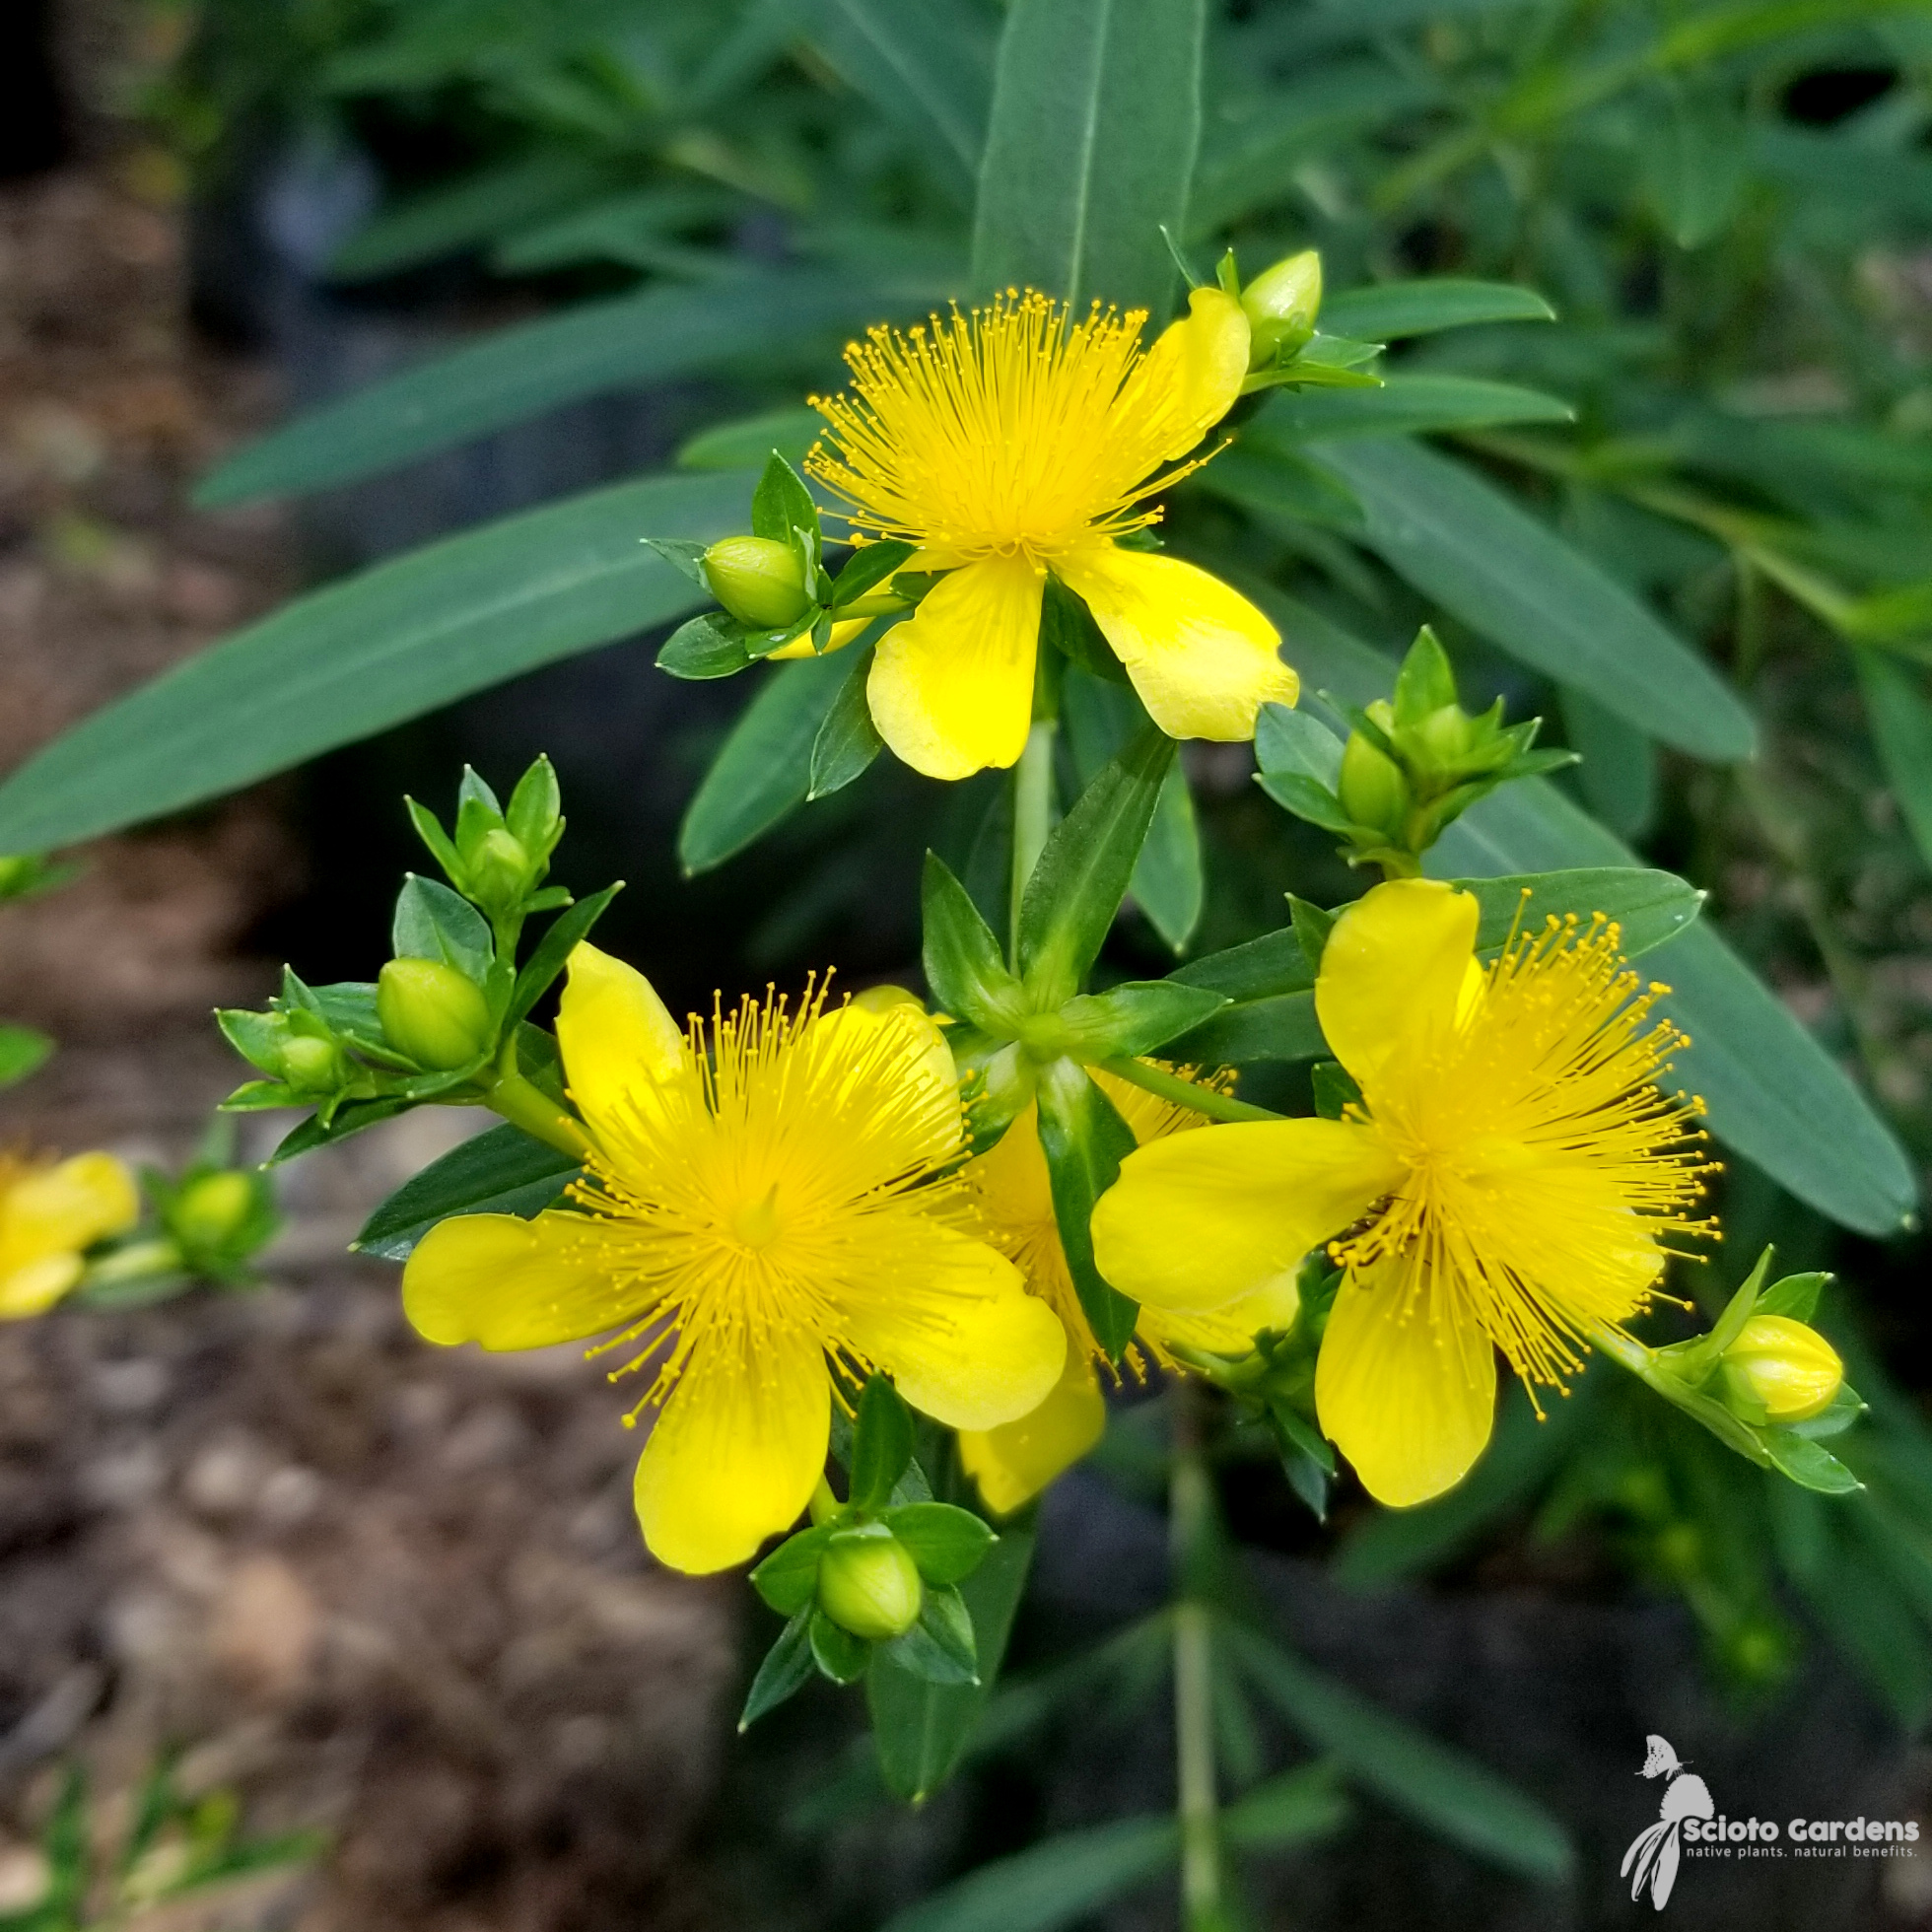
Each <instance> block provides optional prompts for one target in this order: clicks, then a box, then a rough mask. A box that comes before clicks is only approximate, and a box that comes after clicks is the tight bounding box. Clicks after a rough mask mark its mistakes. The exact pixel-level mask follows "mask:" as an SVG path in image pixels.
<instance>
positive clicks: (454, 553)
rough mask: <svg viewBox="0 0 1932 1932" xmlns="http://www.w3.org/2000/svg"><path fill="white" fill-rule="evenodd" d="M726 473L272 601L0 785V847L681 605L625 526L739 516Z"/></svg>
mask: <svg viewBox="0 0 1932 1932" xmlns="http://www.w3.org/2000/svg"><path fill="white" fill-rule="evenodd" d="M745 497H746V491H745V479H744V478H743V477H741V476H679V477H663V478H653V479H651V480H649V481H647V482H643V483H624V484H619V485H617V486H615V487H614V488H611V489H606V490H596V491H592V492H591V493H590V494H589V495H587V496H582V497H577V498H573V499H572V500H571V501H569V502H567V503H561V504H553V505H550V506H548V507H546V508H545V509H542V510H534V511H529V512H526V513H524V514H523V515H521V516H518V517H505V518H504V519H503V520H502V521H501V522H497V523H492V524H488V525H486V526H485V527H484V528H482V529H478V530H471V531H468V532H466V533H465V534H463V535H461V536H457V537H450V538H449V539H447V540H445V541H444V542H441V543H435V544H430V545H428V546H426V547H425V548H423V549H421V550H417V551H414V552H412V553H411V554H410V555H408V556H406V557H400V558H397V559H396V560H395V561H394V562H391V563H385V564H379V565H378V566H377V567H376V568H375V569H373V570H369V571H364V572H363V573H361V574H360V575H359V576H356V577H352V578H349V579H347V580H345V581H344V582H342V583H339V584H332V585H330V586H327V587H326V588H325V589H321V590H316V591H312V592H311V593H310V594H309V595H308V596H306V597H299V598H297V599H296V600H295V602H293V603H291V604H287V605H285V606H284V607H283V608H282V609H281V610H279V611H277V612H276V613H275V614H274V615H273V616H271V617H267V618H264V619H263V620H262V621H261V622H260V623H258V624H252V625H250V626H249V627H248V628H247V629H246V630H243V631H240V632H238V633H237V634H236V635H235V636H233V637H231V638H228V639H226V640H225V641H224V642H223V643H221V644H218V645H216V646H215V647H214V648H213V649H211V650H209V651H205V652H203V653H202V654H201V655H199V656H195V657H190V658H189V659H188V660H187V661H186V662H185V663H182V664H179V665H176V666H175V667H174V668H173V670H171V671H168V672H165V673H164V674H163V675H162V676H160V677H158V678H156V679H155V680H154V681H153V682H152V683H150V684H146V685H143V686H141V687H140V688H139V689H138V690H136V691H134V692H132V693H130V694H129V695H128V696H127V697H125V698H122V699H120V700H119V701H118V702H117V703H115V704H111V705H108V706H107V707H106V708H105V709H104V710H102V711H98V712H96V713H95V714H94V715H93V716H92V717H91V718H88V719H85V720H83V721H82V723H81V724H77V725H75V726H74V727H73V728H72V729H71V730H69V731H68V732H66V733H65V735H63V736H61V737H58V738H56V739H55V740H54V741H53V743H52V744H50V745H48V746H46V747H45V748H44V749H42V750H40V751H39V752H37V753H35V756H34V757H32V758H31V759H29V760H28V762H27V763H26V764H25V765H23V766H22V767H21V768H20V770H19V771H17V772H15V773H14V774H13V776H12V777H11V778H10V779H8V781H7V782H6V784H5V785H4V786H0V850H4V851H35V850H44V849H46V848H47V847H50V846H57V845H72V844H75V843H76V842H78V841H79V840H82V839H88V838H93V837H95V836H96V835H98V834H100V833H102V832H111V831H115V830H118V829H119V828H120V827H121V826H124V825H132V824H135V823H137V822H138V821H140V820H142V819H145V818H153V817H156V816H158V815H159V814H161V813H163V812H170V811H178V810H180V809H181V807H183V806H184V805H191V804H196V803H199V802H200V801H201V800H202V799H204V798H214V797H219V796H221V795H222V794H223V793H227V792H233V791H235V790H237V789H238V788H240V787H242V786H243V785H250V784H252V783H253V782H254V781H255V780H256V779H259V778H266V777H267V776H268V775H269V774H270V773H272V772H279V771H286V770H287V769H288V768H289V767H290V766H291V765H297V764H300V763H302V761H303V760H304V759H307V758H312V757H314V756H315V755H316V754H317V753H318V752H323V751H328V750H332V749H333V748H334V747H335V746H337V745H341V744H350V743H353V742H354V741H355V740H356V739H358V738H364V737H369V736H371V735H372V734H373V733H375V732H377V731H380V730H385V729H387V728H388V726H389V725H391V724H401V723H403V722H404V721H405V720H406V719H411V718H419V717H421V716H422V715H423V713H425V712H428V711H435V710H436V709H438V708H439V707H440V706H443V705H447V704H449V703H452V702H453V701H454V700H455V699H457V698H461V697H465V696H467V695H468V694H469V693H470V692H472V691H480V690H483V689H485V688H486V687H487V686H489V685H492V684H500V683H502V682H503V681H504V679H506V678H510V677H515V676H517V674H518V673H520V672H523V671H527V670H534V669H535V668H536V667H537V666H538V665H539V664H548V663H552V662H554V661H555V660H556V659H557V658H559V657H568V656H570V655H573V654H574V653H577V652H580V651H588V650H590V649H592V648H593V647H594V646H596V645H600V644H608V643H610V642H611V641H612V640H613V639H616V638H621V637H628V636H631V635H633V634H634V633H636V632H638V631H640V630H644V629H648V628H649V627H650V626H651V625H653V624H659V623H662V622H663V621H664V620H665V619H667V618H670V617H674V616H677V615H678V614H679V613H680V612H682V611H686V610H689V609H690V608H691V606H692V605H693V604H694V603H696V602H697V601H698V593H697V592H696V590H694V589H693V587H692V586H691V585H689V584H688V583H686V582H685V580H684V579H683V578H682V577H681V576H680V575H679V574H678V573H677V572H676V571H675V570H673V569H672V568H671V566H670V565H669V564H667V563H665V562H664V560H663V559H662V558H661V557H658V556H655V555H654V554H653V553H652V552H651V551H650V550H648V549H647V548H646V547H645V546H644V545H643V544H642V543H640V542H639V541H638V533H639V531H640V530H655V531H657V532H660V533H664V534H669V533H671V532H675V531H682V532H686V533H688V534H690V535H693V536H699V537H705V538H711V537H717V536H723V535H724V534H725V533H726V532H727V531H728V530H730V529H732V528H733V527H737V528H742V527H743V523H744V516H745Z"/></svg>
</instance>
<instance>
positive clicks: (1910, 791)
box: [1852, 651, 1932, 865]
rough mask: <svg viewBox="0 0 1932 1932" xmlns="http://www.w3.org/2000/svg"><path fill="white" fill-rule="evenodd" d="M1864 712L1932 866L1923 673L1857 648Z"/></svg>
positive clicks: (1929, 733)
mask: <svg viewBox="0 0 1932 1932" xmlns="http://www.w3.org/2000/svg"><path fill="white" fill-rule="evenodd" d="M1852 657H1853V660H1854V661H1855V662H1856V663H1857V666H1858V686H1859V689H1860V690H1861V691H1862V692H1863V693H1864V697H1865V715H1866V716H1867V717H1868V718H1869V719H1870V720H1871V723H1872V738H1873V742H1874V743H1876V744H1877V746H1878V751H1879V762H1880V764H1881V765H1882V766H1883V767H1884V770H1885V776H1886V782H1887V784H1888V785H1890V786H1891V788H1892V795H1893V796H1894V797H1895V798H1896V799H1897V801H1898V810H1899V814H1900V816H1902V817H1903V819H1904V821H1905V823H1906V825H1907V826H1908V827H1909V828H1910V830H1911V835H1912V843H1913V844H1914V845H1916V846H1917V847H1918V851H1919V857H1920V858H1921V859H1923V860H1924V861H1925V862H1926V864H1928V865H1932V702H1928V700H1927V698H1926V695H1925V692H1924V690H1923V689H1922V687H1921V682H1920V679H1919V676H1918V675H1917V674H1916V673H1914V672H1913V671H1911V670H1908V669H1907V668H1906V667H1905V666H1904V665H1903V664H1901V663H1899V662H1898V660H1897V658H1896V657H1889V656H1887V655H1885V654H1884V653H1883V652H1880V651H1854V652H1853V653H1852Z"/></svg>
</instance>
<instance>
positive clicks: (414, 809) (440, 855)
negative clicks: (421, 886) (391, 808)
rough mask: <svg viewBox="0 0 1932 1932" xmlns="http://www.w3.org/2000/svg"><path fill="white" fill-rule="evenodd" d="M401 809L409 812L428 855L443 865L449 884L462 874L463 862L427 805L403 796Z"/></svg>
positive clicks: (410, 820) (440, 823)
mask: <svg viewBox="0 0 1932 1932" xmlns="http://www.w3.org/2000/svg"><path fill="white" fill-rule="evenodd" d="M402 803H403V809H404V810H405V811H407V812H408V814H409V822H410V824H411V825H413V826H414V827H415V828H416V836H417V837H418V838H419V839H421V840H422V842H423V844H424V845H425V846H426V847H427V848H428V850H429V855H430V857H431V858H432V859H434V860H435V861H436V862H437V863H438V864H439V865H441V866H442V867H443V871H444V875H445V877H447V878H448V879H449V881H450V883H451V884H454V883H455V881H456V880H457V879H458V878H460V877H461V876H462V870H463V862H462V860H461V858H460V857H459V856H458V854H457V852H456V848H455V847H454V845H452V844H451V843H450V840H449V833H447V832H446V831H445V830H444V829H443V821H442V819H440V818H439V817H437V815H436V813H435V812H433V811H431V810H430V808H429V807H428V806H427V805H419V804H418V803H417V802H416V800H415V799H414V798H411V797H408V796H405V797H404V798H403V801H402Z"/></svg>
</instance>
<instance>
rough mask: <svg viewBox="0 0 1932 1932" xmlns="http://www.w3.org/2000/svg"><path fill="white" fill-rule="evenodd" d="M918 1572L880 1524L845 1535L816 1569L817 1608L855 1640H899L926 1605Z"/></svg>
mask: <svg viewBox="0 0 1932 1932" xmlns="http://www.w3.org/2000/svg"><path fill="white" fill-rule="evenodd" d="M925 1596H926V1592H925V1588H924V1586H923V1585H922V1584H921V1582H920V1580H919V1568H918V1565H917V1564H915V1563H914V1561H913V1559H912V1553H911V1552H909V1551H908V1550H907V1548H906V1546H905V1545H904V1544H903V1543H901V1542H899V1540H898V1539H897V1538H896V1537H894V1536H893V1535H892V1533H891V1532H890V1531H889V1530H888V1529H886V1527H885V1526H884V1524H882V1523H867V1524H865V1525H863V1526H862V1528H859V1529H853V1530H841V1531H840V1532H839V1534H838V1535H837V1536H835V1537H833V1539H832V1540H831V1542H830V1543H828V1544H827V1545H826V1547H825V1554H824V1556H823V1557H822V1558H820V1560H819V1565H818V1607H819V1609H820V1610H822V1611H823V1612H824V1613H825V1615H826V1616H827V1617H829V1618H830V1619H831V1620H832V1621H833V1622H834V1623H836V1624H838V1625H839V1627H840V1628H841V1629H845V1630H850V1631H851V1632H852V1634H853V1635H854V1636H856V1637H871V1638H874V1639H876V1640H880V1641H883V1640H884V1639H886V1638H888V1637H900V1636H904V1635H905V1633H906V1632H907V1631H908V1630H910V1629H911V1628H912V1626H913V1625H914V1624H915V1623H917V1622H918V1621H919V1613H920V1609H921V1606H922V1605H923V1604H924V1602H925Z"/></svg>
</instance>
